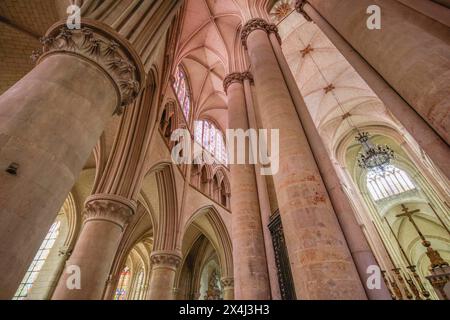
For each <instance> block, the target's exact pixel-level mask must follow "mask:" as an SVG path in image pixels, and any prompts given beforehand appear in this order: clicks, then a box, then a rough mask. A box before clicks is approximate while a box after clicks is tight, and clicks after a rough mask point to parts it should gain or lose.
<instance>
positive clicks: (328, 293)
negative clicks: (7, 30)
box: [233, 19, 366, 300]
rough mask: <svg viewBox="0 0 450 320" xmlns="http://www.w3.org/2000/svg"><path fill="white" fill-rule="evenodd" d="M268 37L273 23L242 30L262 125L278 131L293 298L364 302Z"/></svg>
mask: <svg viewBox="0 0 450 320" xmlns="http://www.w3.org/2000/svg"><path fill="white" fill-rule="evenodd" d="M270 33H275V34H276V35H277V28H276V26H275V25H271V24H268V23H267V22H266V21H264V20H262V19H252V20H250V21H249V22H248V23H247V24H246V25H245V27H244V28H243V31H242V41H243V44H244V46H245V47H246V48H247V50H248V53H249V57H250V62H251V64H252V68H253V75H254V78H255V85H256V95H257V98H258V103H259V106H258V112H259V115H260V118H261V121H262V125H263V127H264V128H266V129H274V130H279V131H280V141H279V142H280V143H279V164H280V170H279V172H278V173H276V174H275V175H274V177H273V180H274V185H275V191H276V195H277V199H278V204H279V209H280V215H281V219H282V222H283V226H284V231H285V238H286V245H287V249H288V253H289V258H290V262H291V265H292V274H293V279H294V284H295V289H296V294H297V298H299V299H351V300H357V299H366V295H365V292H364V289H363V287H362V284H361V281H360V279H359V277H358V273H357V270H356V267H355V265H354V263H353V260H352V258H351V255H350V252H349V249H348V247H347V243H346V241H345V238H344V236H343V234H342V230H341V229H340V226H339V223H338V221H337V219H336V214H335V212H334V210H333V207H332V205H331V203H330V200H329V198H328V194H327V191H326V189H325V186H324V184H323V182H322V178H321V175H320V172H319V169H318V168H317V165H316V163H315V160H314V157H313V155H312V151H311V148H310V145H309V142H308V140H307V138H306V136H305V133H304V131H303V128H302V125H301V123H300V120H299V118H298V115H297V113H296V110H295V105H294V103H293V101H292V97H291V94H290V92H289V90H288V87H287V85H286V83H285V79H284V77H283V74H282V72H281V70H280V66H279V63H278V61H277V58H276V56H275V53H274V51H273V48H272V45H271V42H270V39H269V34H270ZM278 39H279V38H278ZM233 196H234V195H233Z"/></svg>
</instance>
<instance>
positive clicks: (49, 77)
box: [0, 20, 144, 299]
mask: <svg viewBox="0 0 450 320" xmlns="http://www.w3.org/2000/svg"><path fill="white" fill-rule="evenodd" d="M42 43H43V50H42V51H41V52H39V53H34V54H33V57H34V59H35V60H36V61H37V62H38V65H37V66H36V67H35V68H34V69H33V70H32V71H31V72H30V73H28V74H27V75H26V76H25V77H24V78H23V79H21V80H20V81H19V82H17V83H16V84H15V85H14V86H12V87H11V88H10V89H9V90H8V91H6V92H5V93H4V94H3V95H2V96H1V97H0V181H1V183H0V287H1V288H2V290H0V299H9V298H11V297H12V296H13V294H14V292H15V290H16V289H17V287H18V285H19V283H20V281H21V279H22V277H23V275H24V274H25V272H26V270H27V268H28V266H29V264H30V263H31V261H32V259H33V257H34V255H35V253H36V251H37V250H38V248H39V246H40V244H41V242H42V240H43V239H44V237H45V234H46V233H47V231H48V229H49V228H50V226H51V224H52V223H53V221H54V219H55V218H56V214H57V212H58V210H59V209H60V208H61V206H62V204H63V203H64V200H65V198H66V197H67V194H68V193H69V191H70V189H71V188H72V186H73V184H74V183H75V181H76V179H77V178H78V176H79V173H80V171H81V170H82V168H83V165H84V164H85V162H86V160H87V158H88V157H89V154H90V153H91V151H92V149H93V148H94V146H95V144H96V143H97V141H98V139H99V137H100V135H101V133H102V132H103V130H104V128H105V125H106V122H107V121H108V119H110V118H111V117H112V115H113V114H114V113H120V112H121V110H122V109H123V108H124V107H125V106H127V105H128V104H129V103H130V102H132V101H133V100H134V99H135V97H136V96H137V94H138V93H139V91H140V85H141V82H142V78H143V77H144V71H143V67H142V65H141V62H140V61H139V58H138V56H137V54H135V53H134V51H133V49H132V48H131V47H130V46H129V44H128V42H126V41H125V40H122V39H121V36H120V35H118V34H117V33H115V31H113V30H112V29H110V28H109V27H108V26H106V25H104V24H101V23H99V22H94V21H89V20H83V21H82V28H81V30H68V29H66V28H65V21H64V22H60V23H57V24H55V25H54V26H52V27H51V28H50V30H49V31H48V32H47V34H46V36H45V37H44V38H43V39H42ZM42 52H43V53H42ZM18 252H20V254H17V253H18Z"/></svg>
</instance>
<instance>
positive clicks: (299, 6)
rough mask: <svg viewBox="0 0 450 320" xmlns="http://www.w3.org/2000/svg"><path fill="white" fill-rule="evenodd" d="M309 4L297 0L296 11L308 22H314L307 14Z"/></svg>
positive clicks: (304, 0) (305, 0)
mask: <svg viewBox="0 0 450 320" xmlns="http://www.w3.org/2000/svg"><path fill="white" fill-rule="evenodd" d="M307 3H308V1H307V0H297V2H296V3H295V10H296V11H297V12H298V13H300V14H301V15H302V16H303V17H304V18H305V19H306V21H310V22H311V21H312V19H311V17H310V16H309V15H308V14H307V13H306V12H305V5H306V4H307Z"/></svg>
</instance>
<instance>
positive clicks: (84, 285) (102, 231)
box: [53, 195, 136, 300]
mask: <svg viewBox="0 0 450 320" xmlns="http://www.w3.org/2000/svg"><path fill="white" fill-rule="evenodd" d="M135 210H136V203H134V202H132V201H129V200H127V199H124V198H121V197H119V196H114V195H95V196H91V197H89V198H88V199H87V201H86V205H85V221H84V224H83V228H82V230H81V233H80V236H79V239H78V241H77V244H76V246H75V249H74V251H73V253H72V255H71V256H70V259H69V260H68V261H67V262H66V269H65V271H64V273H63V274H62V276H61V278H60V280H59V283H58V286H57V287H56V290H55V293H54V294H53V299H54V300H100V299H101V298H102V297H103V293H104V290H105V286H106V284H107V281H108V275H109V272H110V270H111V267H112V264H113V261H114V257H115V255H116V252H117V249H118V247H119V244H120V240H121V239H122V234H123V232H124V230H125V228H126V226H127V223H128V221H129V219H130V218H131V217H132V215H133V214H134V212H135ZM75 270H76V271H75ZM78 272H79V276H80V280H81V281H80V283H81V286H80V287H78V288H77V287H74V286H73V283H74V282H73V281H75V278H74V276H76V275H77V273H78Z"/></svg>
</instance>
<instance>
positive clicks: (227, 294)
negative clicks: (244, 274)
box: [220, 278, 234, 300]
mask: <svg viewBox="0 0 450 320" xmlns="http://www.w3.org/2000/svg"><path fill="white" fill-rule="evenodd" d="M220 283H221V284H222V289H223V300H234V279H233V278H222V279H221V280H220Z"/></svg>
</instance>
